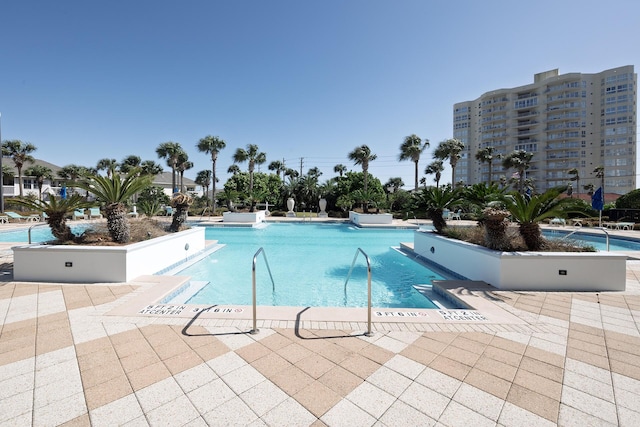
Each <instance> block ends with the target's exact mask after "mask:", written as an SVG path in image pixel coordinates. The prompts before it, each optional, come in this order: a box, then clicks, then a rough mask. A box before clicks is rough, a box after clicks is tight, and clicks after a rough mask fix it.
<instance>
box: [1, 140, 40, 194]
mask: <svg viewBox="0 0 640 427" xmlns="http://www.w3.org/2000/svg"><path fill="white" fill-rule="evenodd" d="M36 150H37V148H36V146H35V145H33V144H31V143H28V142H22V141H20V140H17V139H14V140H10V141H4V142H3V143H2V155H3V156H7V157H11V159H12V160H13V164H14V165H15V166H16V169H17V170H18V185H19V188H20V197H22V193H23V190H22V167H23V166H24V165H25V163H33V162H35V159H34V158H33V156H32V155H31V153H33V152H34V151H36Z"/></svg>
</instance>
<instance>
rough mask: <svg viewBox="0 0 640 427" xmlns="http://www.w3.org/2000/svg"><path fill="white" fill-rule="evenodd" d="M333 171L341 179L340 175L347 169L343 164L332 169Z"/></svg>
mask: <svg viewBox="0 0 640 427" xmlns="http://www.w3.org/2000/svg"><path fill="white" fill-rule="evenodd" d="M333 171H334V172H335V173H337V174H338V175H340V178H342V175H343V174H344V173H345V172H346V171H347V167H346V166H345V165H343V164H338V165H335V166H334V167H333Z"/></svg>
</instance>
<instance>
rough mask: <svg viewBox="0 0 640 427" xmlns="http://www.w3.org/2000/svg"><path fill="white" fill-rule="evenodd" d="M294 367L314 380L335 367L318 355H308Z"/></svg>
mask: <svg viewBox="0 0 640 427" xmlns="http://www.w3.org/2000/svg"><path fill="white" fill-rule="evenodd" d="M295 365H296V366H297V367H298V368H300V369H301V370H302V371H304V372H305V373H307V374H308V375H309V376H311V377H312V378H314V379H318V378H320V377H321V376H322V375H324V374H325V373H327V372H329V371H330V370H331V369H333V368H334V367H335V366H336V364H335V363H333V362H331V361H330V360H328V359H325V358H324V357H322V356H320V355H318V354H310V355H309V356H307V357H304V358H303V359H301V360H299V361H298V362H297V363H296V364H295Z"/></svg>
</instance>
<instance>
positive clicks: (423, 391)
mask: <svg viewBox="0 0 640 427" xmlns="http://www.w3.org/2000/svg"><path fill="white" fill-rule="evenodd" d="M399 399H400V400H401V401H402V402H404V403H406V404H407V405H409V406H412V407H413V408H415V409H417V410H418V411H420V412H422V413H423V414H425V415H427V416H429V417H430V418H433V419H435V420H437V419H439V418H440V416H441V415H442V413H443V412H444V410H445V408H446V407H447V405H448V404H449V401H450V399H449V398H448V397H446V396H443V395H442V394H440V393H436V392H435V391H433V390H431V389H429V388H427V387H425V386H423V385H421V384H418V383H413V384H411V385H410V386H409V387H408V388H407V389H406V390H405V391H404V393H402V394H401V395H400V397H399Z"/></svg>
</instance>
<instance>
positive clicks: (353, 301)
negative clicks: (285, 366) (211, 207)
mask: <svg viewBox="0 0 640 427" xmlns="http://www.w3.org/2000/svg"><path fill="white" fill-rule="evenodd" d="M413 233H414V232H413V230H397V229H375V230H372V229H360V228H356V227H352V226H348V225H344V224H269V225H267V226H265V227H262V228H251V227H237V228H236V227H208V228H207V230H206V239H207V240H218V242H219V243H220V244H225V245H226V246H225V247H224V248H222V249H220V250H218V251H216V252H214V253H212V254H211V255H209V256H208V257H206V258H205V259H203V260H201V261H199V262H198V263H196V264H194V265H193V266H191V267H188V268H186V269H185V270H182V271H180V272H178V273H176V274H178V275H186V276H191V279H192V281H205V282H209V284H208V285H207V286H206V287H204V288H203V289H202V290H201V291H199V292H198V293H197V294H196V295H194V296H193V297H192V298H191V299H189V300H188V301H187V302H188V303H190V304H224V305H229V304H240V305H251V303H252V261H253V257H254V254H255V253H256V252H257V251H258V250H259V249H260V248H261V247H263V248H264V253H265V255H266V257H267V260H268V263H269V266H270V267H271V272H272V275H273V280H274V282H275V292H274V291H273V290H272V284H271V280H270V278H269V274H268V270H267V266H266V264H265V262H264V258H263V256H262V254H260V255H259V256H258V258H257V264H256V283H257V286H256V288H257V304H258V305H275V306H302V307H307V306H311V307H366V306H367V268H366V260H365V258H364V257H363V256H362V254H360V255H359V256H358V258H357V260H356V263H355V267H354V269H353V273H352V274H351V278H350V280H349V282H348V284H347V287H346V292H345V280H346V278H347V275H348V273H349V268H350V267H351V263H352V262H353V259H354V256H355V254H356V251H357V249H358V248H362V250H363V251H364V252H366V253H367V255H368V256H369V258H370V260H371V275H372V285H371V288H372V305H373V306H374V307H384V308H392V307H397V308H399V307H403V308H437V307H436V305H435V304H433V303H432V302H431V301H430V300H429V299H428V298H427V297H425V296H424V295H422V294H421V293H419V292H418V291H417V290H415V289H414V288H413V285H419V284H423V285H425V284H426V285H428V284H431V281H432V280H434V279H444V277H443V276H441V275H439V274H437V273H435V272H433V271H431V270H430V269H428V268H426V267H424V266H423V265H421V264H419V263H418V262H416V261H414V260H413V259H411V258H410V257H408V256H407V255H405V254H404V253H402V252H400V251H399V250H398V249H397V247H399V246H400V242H413Z"/></svg>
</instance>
